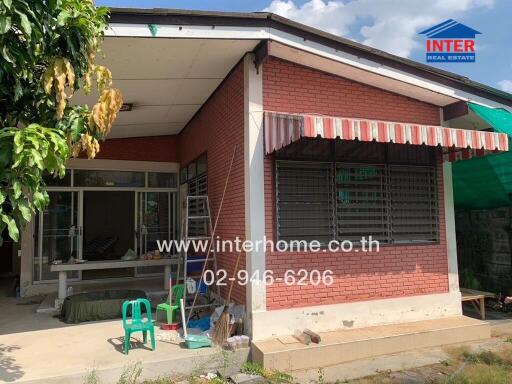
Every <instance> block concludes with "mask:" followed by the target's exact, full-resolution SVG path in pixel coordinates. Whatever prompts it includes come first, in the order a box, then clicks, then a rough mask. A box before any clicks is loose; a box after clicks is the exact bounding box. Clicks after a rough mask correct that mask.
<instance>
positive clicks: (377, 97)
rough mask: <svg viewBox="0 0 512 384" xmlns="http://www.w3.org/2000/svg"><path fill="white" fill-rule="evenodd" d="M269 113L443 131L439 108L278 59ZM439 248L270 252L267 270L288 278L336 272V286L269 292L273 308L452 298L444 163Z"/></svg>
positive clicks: (269, 186)
mask: <svg viewBox="0 0 512 384" xmlns="http://www.w3.org/2000/svg"><path fill="white" fill-rule="evenodd" d="M263 103H264V109H265V110H271V111H279V112H292V113H301V112H302V113H319V114H325V115H332V116H344V117H360V118H372V119H381V120H391V121H404V122H415V123H424V124H435V125H438V124H439V109H438V107H436V106H433V105H430V104H427V103H423V102H420V101H417V100H413V99H410V98H407V97H404V96H401V95H397V94H393V93H390V92H386V91H383V90H380V89H377V88H373V87H370V86H367V85H364V84H361V83H357V82H354V81H351V80H348V79H345V78H341V77H337V76H333V75H329V74H326V73H323V72H320V71H317V70H313V69H310V68H306V67H302V66H299V65H296V64H293V63H290V62H286V61H283V60H279V59H276V58H268V59H267V60H266V61H265V63H264V64H263ZM273 166H274V163H273V158H272V156H267V157H266V158H265V164H264V167H265V228H266V235H267V238H271V239H273V238H274V235H275V233H274V229H275V209H274V208H275V199H274V180H273V177H274V176H273V175H274V171H273ZM437 177H438V194H439V220H440V222H439V233H440V241H439V243H438V244H431V245H415V246H407V245H400V246H382V247H381V251H380V252H379V253H361V252H351V253H341V252H340V253H299V252H287V253H270V252H267V255H266V263H267V269H270V270H273V271H274V277H283V276H284V273H285V271H286V270H287V269H293V270H295V271H297V270H298V269H300V268H305V269H306V270H308V271H310V270H313V269H318V270H320V271H323V270H325V269H331V270H332V271H333V275H334V284H333V285H331V286H328V287H327V286H322V285H319V286H316V287H315V286H312V285H310V284H308V285H305V286H298V285H293V286H287V285H285V284H284V283H282V282H281V283H275V284H273V285H269V286H267V309H268V310H274V309H285V308H292V307H305V306H310V305H319V304H338V303H347V302H353V301H363V300H376V299H384V298H393V297H403V296H412V295H421V294H433V293H443V292H448V257H447V250H446V228H445V220H444V199H443V174H442V167H441V163H439V164H438V172H437Z"/></svg>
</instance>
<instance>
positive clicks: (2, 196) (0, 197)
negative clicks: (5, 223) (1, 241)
mask: <svg viewBox="0 0 512 384" xmlns="http://www.w3.org/2000/svg"><path fill="white" fill-rule="evenodd" d="M4 201H5V192H4V191H2V190H0V205H2V204H3V203H4ZM0 237H2V236H0Z"/></svg>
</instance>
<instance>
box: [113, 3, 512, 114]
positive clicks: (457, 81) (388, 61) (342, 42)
mask: <svg viewBox="0 0 512 384" xmlns="http://www.w3.org/2000/svg"><path fill="white" fill-rule="evenodd" d="M110 22H111V23H122V24H160V25H214V26H243V27H264V28H274V29H277V30H280V31H283V32H287V33H290V34H293V35H296V36H299V37H301V38H303V39H305V40H310V41H314V42H316V43H319V44H322V45H325V46H327V47H331V48H334V49H337V50H339V51H343V52H347V53H351V54H353V55H357V56H359V57H362V58H366V59H368V60H372V61H374V62H378V63H381V64H385V65H387V66H389V67H392V68H395V69H398V70H402V71H404V72H408V73H410V74H413V75H416V76H420V77H423V78H425V79H429V80H432V81H436V82H439V83H441V84H445V85H448V86H451V87H453V88H456V89H460V90H464V91H468V92H470V93H472V94H475V95H478V96H482V97H485V98H488V99H490V100H494V101H497V102H499V103H502V104H504V105H507V106H512V94H509V93H507V92H504V91H501V90H499V89H496V88H493V87H490V86H488V85H485V84H482V83H479V82H476V81H473V80H470V79H469V78H467V77H465V76H461V75H458V74H455V73H452V72H448V71H444V70H442V69H439V68H435V67H431V66H429V65H425V64H421V63H418V62H416V61H413V60H409V59H406V58H403V57H399V56H396V55H393V54H390V53H387V52H384V51H381V50H379V49H376V48H372V47H369V46H366V45H363V44H360V43H357V42H355V41H352V40H348V39H345V38H342V37H339V36H336V35H333V34H330V33H327V32H324V31H321V30H319V29H316V28H313V27H309V26H306V25H304V24H300V23H297V22H295V21H292V20H289V19H287V18H284V17H281V16H278V15H276V14H273V13H269V12H253V13H242V12H215V11H190V10H176V9H135V8H111V19H110ZM475 32H478V31H475Z"/></svg>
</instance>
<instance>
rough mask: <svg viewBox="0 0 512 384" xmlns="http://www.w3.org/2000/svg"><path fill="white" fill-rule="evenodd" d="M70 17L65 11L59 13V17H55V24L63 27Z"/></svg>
mask: <svg viewBox="0 0 512 384" xmlns="http://www.w3.org/2000/svg"><path fill="white" fill-rule="evenodd" d="M70 16H71V15H70V14H69V12H68V11H66V10H63V11H61V12H60V13H59V16H57V24H58V25H59V26H61V27H62V26H63V25H65V24H66V21H67V20H68V19H69V17H70Z"/></svg>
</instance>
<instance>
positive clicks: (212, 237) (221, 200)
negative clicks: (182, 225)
mask: <svg viewBox="0 0 512 384" xmlns="http://www.w3.org/2000/svg"><path fill="white" fill-rule="evenodd" d="M236 147H237V145H236V144H235V147H234V148H233V155H232V156H231V163H230V164H229V170H228V175H227V177H226V182H225V183H224V190H223V191H222V198H221V199H220V205H219V210H218V211H217V217H216V218H215V224H214V225H213V228H212V235H211V238H210V244H208V251H207V252H206V258H207V259H208V258H209V257H210V256H209V255H210V251H211V249H212V246H213V241H214V239H215V231H216V230H217V223H218V222H219V217H220V211H221V209H222V204H223V203H224V197H225V196H226V190H227V189H228V182H229V177H230V176H231V169H232V168H233V163H234V162H235V154H236ZM205 270H206V261H205V262H204V265H203V270H202V271H201V279H200V280H199V285H201V281H203V277H204V272H205ZM198 294H199V289H197V290H196V293H195V295H194V300H193V301H192V305H191V307H190V312H189V313H188V316H187V323H186V324H188V322H189V320H190V316H191V315H192V309H194V306H195V305H196V300H197V295H198Z"/></svg>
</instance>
